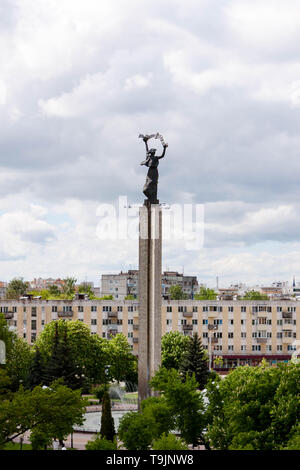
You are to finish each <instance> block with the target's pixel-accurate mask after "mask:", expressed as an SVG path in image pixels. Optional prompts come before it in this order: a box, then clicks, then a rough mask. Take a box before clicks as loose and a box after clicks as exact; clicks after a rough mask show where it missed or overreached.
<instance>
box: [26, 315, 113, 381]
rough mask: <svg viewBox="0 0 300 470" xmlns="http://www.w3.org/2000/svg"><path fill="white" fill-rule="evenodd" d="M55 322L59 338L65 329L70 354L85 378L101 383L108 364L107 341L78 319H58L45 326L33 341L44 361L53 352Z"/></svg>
mask: <svg viewBox="0 0 300 470" xmlns="http://www.w3.org/2000/svg"><path fill="white" fill-rule="evenodd" d="M56 324H57V327H58V334H59V337H60V338H62V336H63V335H64V331H65V329H67V333H66V334H67V340H68V346H69V348H70V354H71V356H72V357H73V358H74V360H75V361H76V363H77V364H78V365H79V366H80V367H81V368H84V375H85V376H86V378H87V379H88V380H89V381H90V383H102V382H103V381H104V379H105V366H106V365H107V364H109V341H108V340H107V339H104V338H100V337H99V336H98V335H93V334H92V333H91V331H90V329H89V328H88V326H87V325H85V324H84V323H83V322H81V321H79V320H74V321H73V320H71V321H65V320H62V319H59V320H56V321H52V322H51V323H48V324H47V325H46V326H45V328H44V330H43V331H42V333H41V334H40V335H39V336H38V338H37V340H36V342H35V346H36V347H38V348H39V349H40V352H41V354H42V356H43V357H44V359H45V361H48V360H49V358H50V357H51V354H52V352H53V348H54V343H55V334H56V333H55V330H56V326H55V325H56Z"/></svg>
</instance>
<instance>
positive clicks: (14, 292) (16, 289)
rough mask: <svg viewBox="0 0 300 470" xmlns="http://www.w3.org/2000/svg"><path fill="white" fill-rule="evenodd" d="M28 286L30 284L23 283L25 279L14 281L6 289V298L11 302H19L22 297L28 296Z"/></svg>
mask: <svg viewBox="0 0 300 470" xmlns="http://www.w3.org/2000/svg"><path fill="white" fill-rule="evenodd" d="M28 285H29V284H28V282H25V281H23V278H19V279H18V278H14V279H12V280H11V281H10V282H9V284H8V286H7V289H6V298H7V299H9V300H11V299H13V300H19V298H20V297H21V296H22V295H24V294H26V291H27V289H28Z"/></svg>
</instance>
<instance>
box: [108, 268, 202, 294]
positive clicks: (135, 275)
mask: <svg viewBox="0 0 300 470" xmlns="http://www.w3.org/2000/svg"><path fill="white" fill-rule="evenodd" d="M175 285H179V286H180V287H181V288H182V290H183V292H184V293H185V294H186V296H187V298H188V299H193V298H194V294H195V293H196V292H197V291H198V288H199V285H198V281H197V277H196V276H186V275H184V274H180V273H178V272H176V271H164V272H163V273H162V297H163V298H164V299H165V300H169V299H170V287H171V286H175ZM138 291H139V271H138V270H133V269H131V270H128V272H122V271H121V272H120V273H119V274H103V275H102V278H101V296H102V297H103V296H108V295H112V296H113V298H114V299H115V300H124V299H125V298H126V297H127V296H129V295H130V296H132V297H133V298H134V299H137V298H138Z"/></svg>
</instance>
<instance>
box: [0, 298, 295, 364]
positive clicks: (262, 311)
mask: <svg viewBox="0 0 300 470" xmlns="http://www.w3.org/2000/svg"><path fill="white" fill-rule="evenodd" d="M138 307H139V304H138V301H136V300H135V301H115V300H88V299H87V298H86V297H85V296H81V297H80V298H77V299H76V300H73V301H67V300H48V301H46V300H40V299H35V300H34V299H31V300H29V299H24V300H19V301H0V312H1V313H4V315H5V318H6V319H7V321H8V322H9V324H10V326H11V328H13V329H14V330H15V331H16V332H17V333H18V335H19V336H21V337H23V338H26V340H27V341H28V342H29V343H33V342H34V341H35V339H36V337H37V336H38V335H39V334H40V333H41V331H42V330H43V329H44V327H45V325H46V324H47V323H49V322H51V321H53V320H56V319H59V318H63V319H65V320H79V321H82V322H84V323H85V324H87V325H88V326H89V328H90V330H91V332H92V333H93V334H98V335H100V336H101V337H103V338H108V339H109V338H111V337H113V336H115V335H116V334H117V333H123V334H124V335H125V336H126V337H127V338H128V341H129V344H131V346H132V350H133V353H134V354H136V355H137V354H138V341H139V329H138V328H139V325H138V321H139V318H138ZM170 331H179V332H181V333H183V334H185V335H192V334H193V333H198V335H199V336H200V338H201V340H202V343H203V345H204V348H205V349H207V350H208V352H209V353H210V354H211V356H212V357H213V356H221V357H222V359H223V365H222V368H223V369H225V370H228V369H230V368H232V367H235V366H237V365H245V364H250V365H256V364H258V363H259V362H260V361H261V360H262V359H263V358H266V359H267V360H268V361H269V362H270V363H272V364H276V363H277V362H278V361H287V360H289V359H290V358H291V356H292V354H293V353H294V352H295V350H296V341H298V342H299V341H300V302H298V301H295V300H294V301H292V300H286V301H283V300H276V301H274V300H267V301H241V300H236V301H226V300H222V301H213V300H211V301H206V300H180V301H166V300H163V301H162V335H164V334H165V333H168V332H170ZM298 344H299V343H298Z"/></svg>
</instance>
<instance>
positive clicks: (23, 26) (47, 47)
mask: <svg viewBox="0 0 300 470" xmlns="http://www.w3.org/2000/svg"><path fill="white" fill-rule="evenodd" d="M299 41H300V3H299V1H298V0H284V1H283V0H185V1H184V2H183V1H182V0H160V1H158V0H151V1H150V0H127V1H126V2H124V0H114V1H112V0H101V1H99V0H84V1H83V0H39V1H37V0H1V2H0V125H1V129H0V156H1V160H0V165H1V168H0V183H1V184H0V194H1V195H0V227H1V235H0V280H6V281H7V280H9V279H11V278H12V277H15V276H22V277H24V278H25V279H28V280H31V279H33V278H34V277H39V276H41V277H65V276H75V277H76V278H77V279H78V280H79V281H83V280H85V279H87V280H93V281H94V282H95V283H96V284H99V280H100V276H101V274H102V273H107V272H118V271H119V270H121V269H123V270H126V269H128V268H136V267H137V260H138V250H137V242H136V240H103V239H100V238H99V236H98V234H97V233H98V232H97V229H99V224H100V225H101V218H100V217H99V206H100V207H101V206H102V205H103V204H110V205H113V206H117V204H118V199H119V197H120V196H126V197H127V198H128V201H129V203H130V204H139V203H142V202H143V199H144V197H143V194H142V187H143V184H144V180H145V173H146V169H145V167H142V166H140V162H141V161H142V160H143V159H144V147H143V142H142V141H141V140H139V139H138V135H139V133H140V132H142V133H152V132H156V131H159V132H161V133H162V134H163V135H164V137H165V140H166V141H167V142H168V143H169V148H168V151H167V154H166V158H165V160H162V161H161V164H160V167H159V170H160V184H159V199H160V201H161V202H165V203H168V204H184V203H185V204H188V203H192V204H202V205H204V223H205V226H204V244H203V246H202V247H199V249H197V250H187V249H186V247H185V244H184V242H183V241H180V240H176V241H172V240H171V241H165V242H164V252H163V266H164V268H169V269H172V270H173V269H174V270H175V269H176V270H179V271H182V269H184V272H185V273H191V274H196V275H198V277H199V280H200V281H202V282H204V283H206V284H207V285H211V286H213V285H214V284H215V279H216V276H218V277H219V280H220V281H219V282H220V284H221V285H223V286H227V285H229V284H230V283H231V282H238V281H240V282H245V283H248V284H256V283H257V284H268V283H270V282H272V281H275V280H283V281H286V280H288V281H292V278H293V276H294V275H295V276H296V279H297V278H299V281H300V237H299V232H300V217H299V215H300V212H299V207H300V197H299V196H300V184H299V183H300V155H299V149H300V132H299V129H300V53H299Z"/></svg>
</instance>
